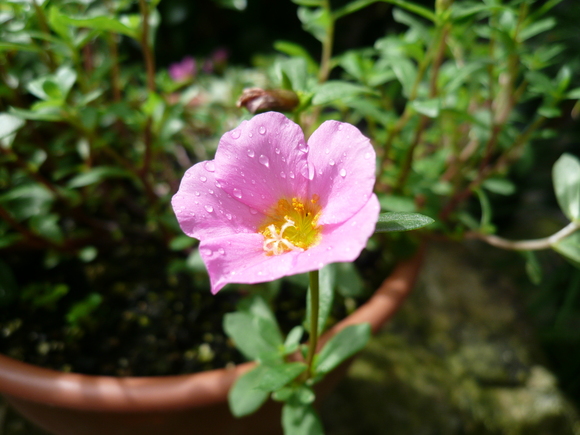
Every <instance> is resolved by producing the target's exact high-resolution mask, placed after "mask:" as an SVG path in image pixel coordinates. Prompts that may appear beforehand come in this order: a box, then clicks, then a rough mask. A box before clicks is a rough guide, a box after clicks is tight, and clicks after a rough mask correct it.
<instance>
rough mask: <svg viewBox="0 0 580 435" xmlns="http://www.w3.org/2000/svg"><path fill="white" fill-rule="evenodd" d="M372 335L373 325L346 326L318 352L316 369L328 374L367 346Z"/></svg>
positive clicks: (318, 371)
mask: <svg viewBox="0 0 580 435" xmlns="http://www.w3.org/2000/svg"><path fill="white" fill-rule="evenodd" d="M370 336H371V325H370V324H369V323H361V324H359V325H352V326H348V327H347V328H344V329H343V330H342V331H340V332H339V333H338V334H336V335H335V336H334V337H332V338H331V339H330V340H329V341H328V342H327V343H326V344H325V345H324V347H323V348H322V350H321V351H320V353H319V354H318V358H317V360H316V364H315V367H314V370H315V372H316V374H317V375H320V374H326V373H328V372H330V371H331V370H333V369H334V368H336V367H337V366H338V365H339V364H340V363H342V362H343V361H345V360H346V359H347V358H349V357H351V356H353V355H354V354H355V353H357V352H358V351H359V350H361V349H362V348H363V347H365V346H366V344H367V342H368V341H369V338H370Z"/></svg>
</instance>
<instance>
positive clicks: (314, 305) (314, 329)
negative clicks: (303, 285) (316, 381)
mask: <svg viewBox="0 0 580 435" xmlns="http://www.w3.org/2000/svg"><path fill="white" fill-rule="evenodd" d="M309 276H310V331H309V332H310V341H309V342H308V355H307V357H306V364H307V365H308V371H307V373H308V378H310V377H312V362H313V361H314V355H315V354H316V347H317V346H318V309H319V306H320V302H319V295H320V287H319V285H320V282H319V279H318V270H315V271H312V272H310V273H309Z"/></svg>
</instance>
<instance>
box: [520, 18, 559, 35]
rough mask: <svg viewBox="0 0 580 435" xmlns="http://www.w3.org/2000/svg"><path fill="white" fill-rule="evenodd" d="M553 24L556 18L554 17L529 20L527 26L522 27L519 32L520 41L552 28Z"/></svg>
mask: <svg viewBox="0 0 580 435" xmlns="http://www.w3.org/2000/svg"><path fill="white" fill-rule="evenodd" d="M555 25H556V19H555V18H554V17H548V18H544V19H543V20H539V21H535V22H531V24H530V25H529V26H527V27H525V28H524V29H522V31H521V32H520V33H519V39H520V41H525V40H526V39H529V38H531V37H533V36H536V35H539V34H540V33H543V32H546V31H548V30H550V29H552V28H553V27H554V26H555Z"/></svg>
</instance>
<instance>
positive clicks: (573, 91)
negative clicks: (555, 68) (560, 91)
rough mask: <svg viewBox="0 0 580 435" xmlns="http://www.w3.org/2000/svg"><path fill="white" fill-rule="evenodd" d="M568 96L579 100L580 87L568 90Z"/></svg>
mask: <svg viewBox="0 0 580 435" xmlns="http://www.w3.org/2000/svg"><path fill="white" fill-rule="evenodd" d="M566 98H568V99H570V100H578V99H580V88H574V89H571V90H569V91H568V93H567V94H566Z"/></svg>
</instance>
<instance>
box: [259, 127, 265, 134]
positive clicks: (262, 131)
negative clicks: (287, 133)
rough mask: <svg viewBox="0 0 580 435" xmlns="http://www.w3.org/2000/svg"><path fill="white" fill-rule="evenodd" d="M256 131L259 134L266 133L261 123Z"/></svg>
mask: <svg viewBox="0 0 580 435" xmlns="http://www.w3.org/2000/svg"><path fill="white" fill-rule="evenodd" d="M258 132H259V133H260V134H266V127H264V126H263V125H262V126H261V127H260V129H259V130H258Z"/></svg>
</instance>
